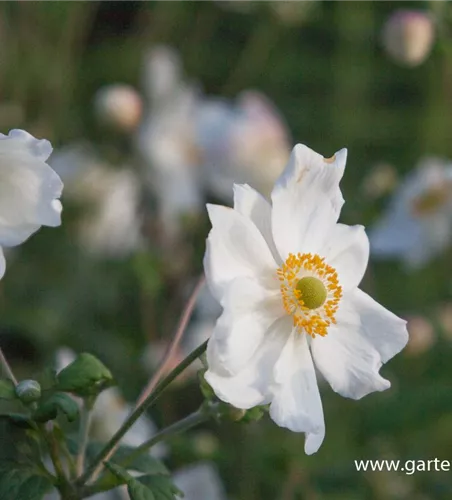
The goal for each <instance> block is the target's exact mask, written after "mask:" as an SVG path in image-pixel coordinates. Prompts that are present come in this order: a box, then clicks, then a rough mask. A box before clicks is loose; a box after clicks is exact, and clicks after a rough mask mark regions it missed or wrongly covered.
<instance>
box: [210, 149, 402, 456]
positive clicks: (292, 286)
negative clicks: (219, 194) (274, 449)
mask: <svg viewBox="0 0 452 500" xmlns="http://www.w3.org/2000/svg"><path fill="white" fill-rule="evenodd" d="M346 154H347V152H346V150H345V149H343V150H341V151H339V152H338V153H336V155H335V156H334V157H333V158H330V159H328V160H326V159H325V158H323V157H322V156H321V155H319V154H317V153H315V152H314V151H312V150H310V149H309V148H307V147H306V146H303V145H301V144H299V145H297V146H295V148H294V150H293V153H292V156H291V159H290V162H289V164H288V166H287V168H286V169H285V171H284V172H283V174H282V175H281V177H280V178H279V179H278V181H277V182H276V185H275V187H274V189H273V191H272V194H271V201H272V204H270V203H269V202H268V201H267V200H266V199H265V198H263V197H262V196H261V195H259V194H258V193H257V192H256V191H255V190H254V189H252V188H251V187H249V186H240V185H236V186H235V190H234V209H230V208H227V207H221V206H216V205H210V206H208V210H209V216H210V220H211V222H212V230H211V232H210V234H209V237H208V240H207V249H206V255H205V259H204V269H205V273H206V278H207V282H208V284H209V286H210V289H211V291H212V293H213V295H214V296H215V297H216V299H217V300H218V301H219V302H220V303H221V305H222V307H223V313H222V315H221V317H220V318H219V320H218V322H217V324H216V327H215V330H214V332H213V334H212V337H211V338H210V341H209V344H208V348H207V361H208V365H209V370H208V371H207V373H206V375H205V377H206V380H207V381H208V382H209V384H210V385H211V386H212V388H213V390H214V391H215V393H216V394H217V396H218V397H219V398H220V399H222V400H223V401H225V402H228V403H230V404H232V405H233V406H235V407H237V408H242V409H247V408H252V407H254V406H257V405H263V404H270V416H271V418H272V419H273V420H274V421H275V422H276V423H277V424H278V425H280V426H282V427H287V428H288V429H290V430H292V431H295V432H304V433H305V434H306V442H305V451H306V453H308V454H311V453H315V452H316V451H317V450H318V449H319V447H320V445H321V444H322V441H323V438H324V435H325V424H324V418H323V409H322V403H321V400H320V394H319V390H318V386H317V381H316V374H315V370H314V363H315V365H316V367H317V368H318V369H319V371H320V372H321V373H322V375H323V376H324V377H325V379H326V380H327V381H328V382H329V384H330V385H331V386H332V388H333V390H334V391H336V392H337V393H339V394H341V395H342V396H345V397H350V398H353V399H359V398H361V397H363V396H365V395H366V394H369V393H370V392H373V391H383V390H385V389H388V388H389V387H390V382H389V381H388V380H385V379H384V378H382V377H381V375H380V374H379V369H380V367H381V366H382V364H383V363H385V362H387V361H388V360H389V359H391V358H392V357H393V356H394V355H395V354H397V353H398V352H399V351H400V350H401V349H402V348H403V347H404V346H405V344H406V343H407V340H408V334H407V331H406V322H405V321H404V320H402V319H400V318H398V317H397V316H395V315H394V314H392V313H391V312H390V311H388V310H387V309H385V308H384V307H383V306H381V305H380V304H378V303H377V302H375V301H374V300H373V299H372V298H371V297H370V296H369V295H367V294H366V293H364V292H363V291H361V290H360V289H359V288H358V285H359V283H360V281H361V279H362V277H363V275H364V272H365V270H366V267H367V262H368V256H369V244H368V240H367V236H366V234H365V232H364V228H363V227H362V226H347V225H344V224H338V223H337V220H338V218H339V215H340V210H341V207H342V204H343V202H344V200H343V198H342V194H341V191H340V189H339V182H340V179H341V178H342V175H343V172H344V169H345V162H346Z"/></svg>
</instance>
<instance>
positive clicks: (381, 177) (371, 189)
mask: <svg viewBox="0 0 452 500" xmlns="http://www.w3.org/2000/svg"><path fill="white" fill-rule="evenodd" d="M396 185H397V171H396V169H395V168H394V167H393V166H392V165H389V164H388V163H379V164H377V165H375V166H373V167H372V168H371V169H370V171H369V173H368V174H367V175H366V177H365V178H364V181H363V184H362V189H363V192H364V195H365V196H366V197H367V198H380V197H381V196H384V195H386V194H388V193H390V192H391V191H392V190H393V189H394V188H395V186H396Z"/></svg>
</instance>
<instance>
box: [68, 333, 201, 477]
mask: <svg viewBox="0 0 452 500" xmlns="http://www.w3.org/2000/svg"><path fill="white" fill-rule="evenodd" d="M206 347H207V341H205V342H204V343H203V344H201V345H200V346H199V347H198V348H196V349H195V350H194V351H193V352H192V353H191V354H189V355H188V356H187V357H186V358H185V359H184V360H183V361H181V362H180V363H179V364H178V365H177V366H176V368H174V370H173V371H172V372H171V373H169V374H168V375H167V376H166V377H165V378H164V379H163V380H162V381H161V382H160V383H159V384H158V385H157V387H156V388H155V390H154V391H153V392H152V393H151V394H149V396H148V397H147V398H146V399H145V400H144V401H143V402H142V403H141V405H139V406H137V408H135V410H134V411H133V412H132V413H131V414H130V415H129V417H128V418H127V420H126V421H125V422H124V423H123V424H122V426H121V427H120V428H119V430H118V431H117V432H116V434H115V435H114V436H113V437H112V438H111V439H110V441H109V442H108V443H107V444H106V445H105V446H104V448H103V449H102V450H101V451H100V452H99V453H98V454H97V456H96V457H95V458H94V460H93V462H92V463H91V464H90V465H89V467H88V468H87V470H86V471H85V472H84V474H82V475H81V476H80V477H79V478H78V479H77V481H76V484H77V485H79V486H81V485H83V484H85V483H86V482H87V481H89V479H90V478H91V476H92V475H93V474H94V473H95V472H96V470H97V468H98V467H99V466H100V467H103V462H104V460H108V458H109V456H110V454H111V452H112V451H113V450H114V449H116V446H117V444H118V443H119V442H120V441H121V439H122V438H123V437H124V436H125V434H126V433H127V432H128V431H129V429H130V428H131V427H132V426H133V424H134V423H135V422H136V421H137V420H138V419H139V418H140V417H141V415H143V413H144V412H145V411H146V410H147V409H148V408H150V407H151V406H153V405H154V404H155V402H156V401H157V399H158V398H159V396H160V395H161V394H162V392H163V391H164V390H165V389H166V387H167V386H168V385H169V384H170V383H171V382H172V381H173V380H174V379H175V378H177V376H178V375H180V374H181V373H182V372H183V371H184V370H185V369H186V368H187V367H188V366H189V365H191V363H193V361H195V360H196V359H197V358H199V356H201V354H202V353H203V352H204V351H205V350H206Z"/></svg>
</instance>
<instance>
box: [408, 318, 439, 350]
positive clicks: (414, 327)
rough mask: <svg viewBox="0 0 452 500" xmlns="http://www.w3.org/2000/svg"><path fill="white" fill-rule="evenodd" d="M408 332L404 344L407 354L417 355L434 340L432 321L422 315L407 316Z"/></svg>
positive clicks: (426, 348)
mask: <svg viewBox="0 0 452 500" xmlns="http://www.w3.org/2000/svg"><path fill="white" fill-rule="evenodd" d="M407 328H408V333H409V335H410V338H409V340H408V344H407V346H406V355H407V356H412V357H415V356H418V355H420V354H423V353H424V352H426V351H428V350H429V349H430V348H431V347H432V346H433V344H434V343H435V342H436V335H435V330H434V328H433V325H432V323H431V322H430V321H429V320H428V319H427V318H424V317H423V316H419V315H415V316H410V317H409V318H408V325H407Z"/></svg>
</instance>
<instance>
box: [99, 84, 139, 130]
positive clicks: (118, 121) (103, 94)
mask: <svg viewBox="0 0 452 500" xmlns="http://www.w3.org/2000/svg"><path fill="white" fill-rule="evenodd" d="M94 108H95V111H96V114H97V117H98V119H99V121H100V122H102V123H104V124H105V125H107V126H109V127H112V128H115V129H118V130H122V131H124V132H130V131H133V130H134V129H135V128H136V127H137V126H138V125H139V123H140V119H141V115H142V112H143V102H142V98H141V96H140V94H139V93H138V92H137V91H136V90H135V89H134V88H133V87H131V86H130V85H125V84H121V83H116V84H113V85H107V86H105V87H102V88H101V89H99V90H98V91H97V93H96V95H95V97H94Z"/></svg>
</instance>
